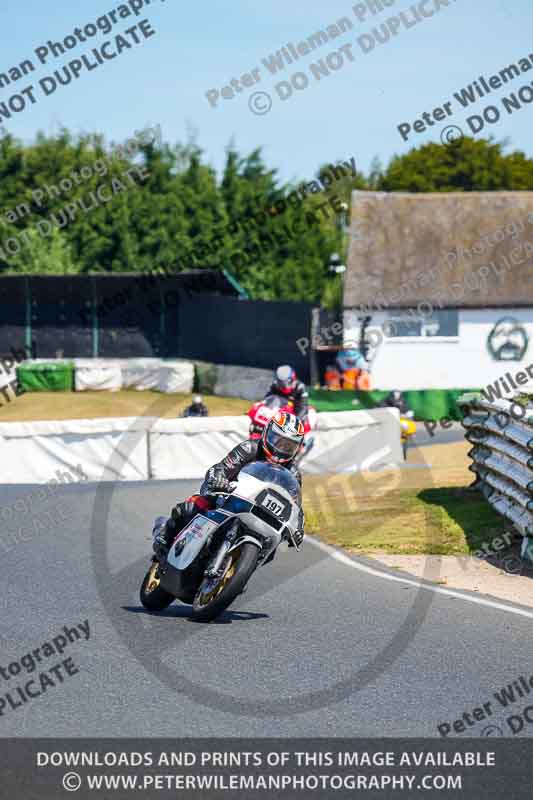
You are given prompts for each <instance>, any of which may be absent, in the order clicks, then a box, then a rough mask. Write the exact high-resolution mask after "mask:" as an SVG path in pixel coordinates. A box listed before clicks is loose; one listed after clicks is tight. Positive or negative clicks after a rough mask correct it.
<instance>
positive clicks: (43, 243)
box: [5, 227, 79, 275]
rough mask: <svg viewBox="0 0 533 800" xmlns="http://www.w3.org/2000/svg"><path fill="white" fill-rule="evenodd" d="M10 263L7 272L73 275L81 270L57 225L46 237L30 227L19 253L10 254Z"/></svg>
mask: <svg viewBox="0 0 533 800" xmlns="http://www.w3.org/2000/svg"><path fill="white" fill-rule="evenodd" d="M8 264H9V268H8V269H7V270H6V273H7V274H10V273H17V274H20V273H23V274H25V275H73V274H75V273H77V272H78V271H79V270H78V267H77V265H76V264H75V262H74V260H73V258H72V250H71V247H70V245H69V244H68V242H67V240H66V239H65V237H64V236H63V235H62V233H61V231H60V230H59V229H58V228H56V227H53V228H52V229H51V232H50V235H49V236H46V237H44V236H42V235H41V234H40V233H39V231H38V230H37V229H36V228H29V229H28V230H27V231H26V233H25V236H24V238H23V239H22V240H21V248H20V250H19V251H18V253H16V254H15V255H8ZM6 273H5V274H6Z"/></svg>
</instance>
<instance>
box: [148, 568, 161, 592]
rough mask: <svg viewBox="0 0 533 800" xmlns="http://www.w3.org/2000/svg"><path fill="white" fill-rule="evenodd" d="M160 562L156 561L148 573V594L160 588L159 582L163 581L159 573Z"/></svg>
mask: <svg viewBox="0 0 533 800" xmlns="http://www.w3.org/2000/svg"><path fill="white" fill-rule="evenodd" d="M158 567H159V564H158V563H157V562H156V563H154V564H152V567H151V569H150V572H149V573H148V580H147V582H146V594H151V593H152V592H155V590H156V589H158V588H159V584H160V583H161V578H160V577H159V576H158V574H157V570H158Z"/></svg>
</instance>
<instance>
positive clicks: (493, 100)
mask: <svg viewBox="0 0 533 800" xmlns="http://www.w3.org/2000/svg"><path fill="white" fill-rule="evenodd" d="M418 2H419V0H396V2H394V3H393V5H392V6H391V7H389V8H388V9H386V10H385V11H384V12H383V13H380V14H379V15H376V16H372V15H370V14H368V15H367V17H366V20H364V21H360V20H358V19H357V17H356V15H355V14H354V12H353V10H352V6H353V5H355V3H352V2H346V1H345V0H329V2H328V3H318V2H315V3H313V2H308V0H292V2H291V3H288V2H281V0H271V2H269V3H263V4H262V3H258V2H257V0H254V2H252V0H232V2H228V0H225V2H222V0H208V2H206V1H205V0H204V1H202V0H197V2H195V3H189V2H177V0H151V2H150V5H149V6H148V7H147V8H146V9H145V10H144V11H143V13H141V14H140V16H138V17H136V18H134V17H130V18H128V19H122V20H119V23H118V24H117V25H115V27H114V28H113V31H111V33H110V34H108V35H103V34H100V35H99V36H97V37H95V38H93V39H90V40H89V41H88V42H87V43H85V44H78V46H77V47H76V48H75V49H73V50H72V51H70V52H69V53H68V54H67V55H65V56H63V57H59V58H57V59H54V60H52V61H50V62H49V63H47V64H45V65H38V61H37V59H36V58H35V54H34V50H35V48H37V47H38V46H41V45H43V44H46V41H47V40H48V39H52V40H55V41H57V40H62V39H64V37H65V36H67V35H68V34H69V33H71V32H72V30H73V29H74V28H75V27H77V26H82V27H83V26H84V25H86V24H87V23H90V22H95V21H96V19H97V18H98V17H99V16H101V15H103V14H106V13H108V12H109V11H111V10H112V9H116V8H117V7H118V6H119V5H120V2H115V0H107V2H103V0H93V2H92V3H90V4H81V3H80V4H79V6H78V7H77V8H74V7H73V4H72V3H71V2H67V0H54V2H53V3H43V2H42V0H19V2H18V3H9V4H8V8H7V9H5V8H3V10H2V16H3V31H4V42H3V48H2V54H1V61H0V72H6V71H7V70H8V69H9V68H10V67H13V66H15V65H16V64H19V63H20V62H21V61H23V60H24V59H26V58H31V59H32V60H33V61H34V62H35V63H36V65H38V69H37V70H36V71H35V73H32V74H31V75H29V76H28V77H27V78H23V79H21V80H20V81H17V82H16V83H13V84H12V85H11V86H9V87H4V88H3V89H1V90H0V103H2V102H4V101H7V100H8V99H9V97H10V96H11V95H12V94H13V93H17V92H18V91H20V89H22V88H24V86H26V85H28V84H30V83H33V84H37V82H38V81H39V79H41V78H42V77H44V76H45V75H50V74H53V71H54V70H55V69H58V68H61V67H62V66H63V65H64V64H66V63H68V61H70V60H72V59H73V58H76V57H79V56H80V55H81V54H83V53H88V52H90V50H91V48H92V47H94V46H96V45H98V44H100V45H101V44H102V43H103V42H104V41H105V40H106V39H111V40H114V36H115V34H117V33H122V31H123V30H124V29H126V28H128V27H130V25H132V24H135V23H136V22H137V23H138V22H139V21H140V20H142V19H143V18H145V17H146V18H148V19H149V20H150V24H151V26H152V27H153V28H154V30H155V31H156V35H155V36H152V37H151V38H149V39H147V40H145V41H144V40H143V43H142V45H139V46H134V47H132V48H131V49H130V50H126V51H125V52H123V53H122V54H121V55H120V56H119V57H117V58H116V59H114V60H109V61H105V62H104V64H103V65H102V66H100V67H98V68H97V69H95V70H93V71H91V72H87V71H85V70H84V71H83V72H82V73H81V76H80V78H79V79H78V80H77V81H75V82H73V83H71V84H70V85H69V86H61V87H60V88H59V89H58V90H57V91H56V92H55V93H54V94H53V95H51V96H50V97H44V96H43V94H42V92H41V91H38V92H37V93H36V97H37V103H36V104H35V105H30V104H28V107H27V108H26V109H25V110H24V111H23V112H22V113H20V114H18V115H17V114H13V116H12V119H11V120H9V121H8V122H7V123H4V124H5V127H6V128H7V130H9V131H10V132H12V133H13V134H14V135H16V136H19V137H21V138H22V139H24V140H26V141H27V140H31V139H33V138H34V136H35V134H36V133H37V131H39V130H41V131H44V132H46V133H48V134H51V133H54V132H56V131H57V130H58V128H59V126H61V125H65V126H66V127H68V128H69V129H70V130H72V131H74V132H82V131H99V132H102V133H104V134H105V135H106V137H107V138H108V139H114V140H117V139H122V138H126V137H127V136H129V135H130V134H131V133H132V132H133V131H134V130H138V129H139V127H140V126H143V125H148V124H156V123H159V124H160V125H161V127H162V131H163V136H164V138H165V139H166V140H167V141H169V142H177V141H184V140H185V139H186V138H187V135H188V131H190V130H194V131H196V132H197V140H198V142H199V144H200V145H201V146H202V148H203V149H204V151H205V153H206V157H207V159H208V160H209V162H210V163H212V164H213V166H214V167H216V168H217V169H219V168H220V167H221V165H222V164H223V160H224V152H225V148H226V146H227V144H228V143H229V142H230V141H234V142H235V144H236V145H237V147H238V149H239V151H240V152H250V151H251V150H253V149H255V148H256V147H258V146H261V147H263V150H264V155H265V158H266V160H267V163H268V164H269V165H270V166H273V167H277V168H278V169H279V172H280V176H281V177H282V178H284V179H295V180H302V179H305V178H307V177H309V176H312V175H313V174H314V172H315V170H316V169H317V167H318V166H320V165H321V164H324V163H326V162H330V161H334V160H337V159H347V158H349V157H350V156H354V157H355V160H356V163H357V166H358V167H359V168H361V169H363V170H365V171H366V170H368V168H369V166H370V163H371V161H372V158H373V157H374V156H378V157H379V158H380V159H381V160H382V162H384V163H386V162H387V161H388V160H389V159H390V157H391V156H392V155H393V154H395V153H403V152H406V151H407V150H408V149H409V148H410V147H411V146H413V145H419V144H422V143H425V142H427V141H439V136H440V132H441V130H442V129H443V128H444V127H446V125H457V126H459V127H461V128H462V129H464V130H465V131H466V132H467V131H468V129H467V126H466V125H465V120H466V117H468V116H470V114H474V113H480V110H481V109H483V107H484V106H486V105H491V104H494V105H497V106H498V107H499V108H501V102H500V101H501V98H502V97H504V96H507V95H508V94H510V93H511V92H512V91H515V92H516V91H517V90H518V89H519V88H521V87H522V86H524V85H525V84H529V85H532V86H533V84H532V81H533V70H532V71H531V72H528V73H526V74H524V75H521V76H520V77H519V78H517V79H516V80H515V81H513V83H512V84H509V85H507V87H504V88H503V89H501V90H497V91H494V92H493V94H491V95H490V96H489V97H488V98H486V99H485V100H480V101H479V103H477V104H476V106H475V107H473V108H472V110H471V111H468V110H465V109H462V108H461V107H460V106H459V104H458V103H457V102H456V101H453V104H452V111H453V116H451V117H447V119H446V121H444V122H442V123H440V124H436V125H435V126H434V127H433V128H430V129H429V130H428V131H427V132H425V133H419V134H415V133H413V134H412V137H411V139H410V140H409V141H408V142H404V141H402V139H401V138H400V136H399V133H398V130H397V126H398V125H399V124H400V123H403V122H409V123H411V124H412V123H414V120H415V119H417V118H419V117H420V116H421V114H422V113H423V112H424V111H428V112H429V111H432V110H433V109H434V108H436V107H437V106H441V105H442V104H443V103H444V102H446V101H449V100H451V99H453V94H454V92H456V91H458V90H459V89H460V88H462V87H464V86H467V85H468V84H469V83H471V82H472V80H474V79H476V78H477V77H478V76H480V75H484V76H486V77H487V78H488V77H489V76H490V75H493V74H495V73H497V72H499V71H500V70H501V69H502V68H504V67H506V66H507V65H509V64H511V63H516V62H518V61H519V60H520V59H521V58H524V57H527V56H528V55H529V54H530V53H531V54H532V59H533V40H532V38H531V30H532V24H531V23H532V21H533V10H532V5H531V0H512V2H511V0H448V2H449V6H448V7H446V8H442V9H441V10H440V11H439V12H438V13H435V14H434V16H432V17H431V18H428V19H423V21H422V22H420V23H419V24H417V25H414V26H413V27H412V28H411V29H409V30H406V29H405V28H403V26H402V28H401V29H400V32H399V33H398V35H397V36H396V37H394V38H392V39H391V40H390V41H389V42H387V43H386V44H382V45H379V46H376V47H375V49H374V50H373V51H372V52H369V53H368V54H366V55H365V54H363V52H362V50H361V48H360V46H359V45H358V44H357V42H356V40H357V38H358V37H359V36H361V35H362V34H365V33H369V32H371V31H372V28H373V27H375V26H376V25H379V24H380V23H382V22H385V20H387V19H388V18H390V17H392V16H394V15H398V14H399V12H400V11H407V10H408V9H409V7H410V6H412V5H414V4H417V3H418ZM435 2H436V0H427V3H426V8H430V7H432V6H433V4H434V3H435ZM442 2H445V0H442ZM82 6H83V7H82ZM341 17H348V18H349V19H350V20H351V21H352V23H353V29H352V30H351V31H349V32H347V33H345V34H343V35H342V37H339V38H338V39H335V40H333V41H330V42H328V43H327V44H326V45H324V46H323V47H322V48H320V49H319V50H315V51H314V53H311V54H310V55H308V56H304V57H302V58H301V60H300V61H299V62H298V63H297V64H295V65H293V66H287V67H286V69H285V70H284V71H283V72H282V73H280V75H279V76H273V75H270V74H269V72H268V70H267V68H266V67H265V66H264V65H263V63H262V59H263V58H266V57H267V56H268V55H269V54H271V53H273V52H275V51H276V50H278V49H279V48H280V47H281V46H282V45H284V44H285V43H287V42H294V43H295V44H297V43H298V42H300V41H302V40H304V39H307V38H308V37H309V36H311V35H312V34H313V33H315V32H316V31H317V30H319V29H321V28H325V27H327V26H328V25H330V24H332V23H334V22H336V21H337V20H338V19H340V18H341ZM347 43H350V44H351V45H352V49H351V53H352V55H353V57H354V61H353V63H351V62H349V61H348V59H347V58H345V59H344V66H342V68H340V69H339V70H338V71H333V70H331V71H330V74H329V76H328V77H327V78H324V79H322V80H321V81H317V80H316V79H315V78H314V77H312V75H311V73H310V65H311V63H313V62H315V61H317V60H318V59H320V58H325V57H326V56H327V55H328V54H330V53H332V52H333V51H338V49H339V47H341V46H343V45H345V44H347ZM335 63H338V62H335ZM254 68H259V70H260V77H261V80H260V82H259V83H257V85H256V86H255V87H254V88H250V89H245V90H244V91H243V93H242V94H240V95H238V96H236V97H235V98H233V99H229V100H222V99H221V101H220V103H219V104H218V105H217V106H216V107H215V108H212V107H211V106H210V105H209V103H208V102H207V100H206V96H205V94H206V92H207V91H208V90H210V89H217V90H219V91H220V90H221V89H222V87H223V86H224V85H227V84H228V82H229V81H230V80H231V79H232V78H234V77H236V78H240V76H241V75H242V74H243V73H246V72H249V71H250V70H252V69H254ZM298 71H303V72H305V73H306V74H307V75H308V76H309V85H308V87H307V88H306V89H305V90H304V91H294V93H293V95H292V97H290V98H289V99H288V100H287V101H285V102H282V101H281V100H280V99H279V97H278V95H277V93H276V90H275V89H274V86H275V84H276V83H278V81H279V80H287V78H288V77H290V76H291V74H293V73H294V72H298ZM256 90H260V91H263V92H267V93H269V94H270V95H271V97H272V108H271V110H270V112H269V113H268V114H265V115H263V116H258V115H254V114H252V113H251V111H250V109H249V106H248V101H249V97H250V95H251V94H252V93H253V92H254V91H256ZM258 102H259V104H260V105H262V104H263V103H265V102H266V100H265V98H264V97H262V98H261V99H260V100H259V101H258ZM532 124H533V103H532V104H531V105H524V106H523V108H522V109H521V110H520V111H519V112H515V113H514V114H512V115H509V114H508V113H507V112H505V111H503V110H502V115H501V119H500V121H499V122H498V123H497V124H495V125H491V126H487V128H486V130H487V131H490V133H492V135H493V136H494V137H495V138H496V140H498V141H500V140H503V139H508V140H509V147H510V148H511V149H520V150H523V151H524V152H525V153H526V154H527V155H528V156H533V144H532V137H531V129H532ZM480 135H484V134H480Z"/></svg>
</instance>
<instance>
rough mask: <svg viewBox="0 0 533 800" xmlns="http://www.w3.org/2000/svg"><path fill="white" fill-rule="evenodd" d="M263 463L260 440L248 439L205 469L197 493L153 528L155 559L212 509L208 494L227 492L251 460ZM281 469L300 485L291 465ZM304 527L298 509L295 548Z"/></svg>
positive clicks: (295, 470) (300, 480)
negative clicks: (293, 476) (195, 517)
mask: <svg viewBox="0 0 533 800" xmlns="http://www.w3.org/2000/svg"><path fill="white" fill-rule="evenodd" d="M267 460H268V459H267V457H266V454H265V452H264V450H263V444H262V441H261V440H260V439H253V440H250V439H249V440H247V441H245V442H241V443H240V444H238V445H237V446H236V447H234V448H233V450H230V452H229V453H228V454H227V456H226V457H225V458H223V459H222V461H220V462H219V463H218V464H214V465H213V466H212V467H210V468H209V469H208V470H207V472H206V474H205V478H204V481H203V483H202V486H201V488H200V494H193V495H191V496H190V497H188V498H187V499H186V500H184V501H183V502H182V503H177V504H176V505H175V506H174V508H173V509H172V511H171V515H170V518H169V519H168V520H167V521H166V524H164V525H161V527H160V529H159V530H156V529H154V532H153V533H154V550H155V552H156V554H157V555H158V556H166V553H167V552H168V549H169V547H170V545H171V544H172V541H173V539H174V538H175V537H176V535H177V534H178V533H179V531H180V530H182V528H184V527H185V526H186V525H188V524H189V522H190V521H191V520H192V519H193V517H194V516H195V515H196V514H198V513H199V512H200V511H207V510H208V509H210V508H213V507H214V498H213V496H212V494H211V493H212V492H217V491H218V492H224V491H228V492H229V491H231V483H232V481H234V480H236V478H237V476H238V474H239V472H240V471H241V469H242V468H243V467H245V466H246V465H247V464H251V463H253V462H254V461H267ZM283 466H284V467H285V468H286V469H289V470H290V471H291V472H292V473H293V475H295V477H296V478H297V480H298V483H299V484H300V486H301V485H302V477H301V475H300V472H299V470H298V469H297V467H296V466H294V464H293V463H288V464H284V465H283ZM304 524H305V519H304V513H303V509H302V508H301V506H300V517H299V525H298V531H297V532H296V534H295V536H294V538H295V540H296V543H297V544H298V545H300V544H301V542H302V541H303V538H304ZM291 546H292V543H291V542H289V547H291Z"/></svg>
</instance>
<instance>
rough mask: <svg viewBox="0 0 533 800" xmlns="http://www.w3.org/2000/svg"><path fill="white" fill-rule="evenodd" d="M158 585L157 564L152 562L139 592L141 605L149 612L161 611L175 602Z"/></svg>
mask: <svg viewBox="0 0 533 800" xmlns="http://www.w3.org/2000/svg"><path fill="white" fill-rule="evenodd" d="M160 584H161V577H160V575H159V563H158V562H157V561H154V562H153V564H152V565H151V567H150V569H149V570H148V572H147V573H146V575H145V576H144V580H143V582H142V586H141V591H140V599H141V603H142V604H143V606H144V607H145V608H147V609H148V610H149V611H163V609H164V608H167V606H169V605H170V604H171V603H172V602H173V601H174V600H175V597H174V595H173V594H170V593H169V592H167V591H165V589H163V588H162V587H161V585H160Z"/></svg>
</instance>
